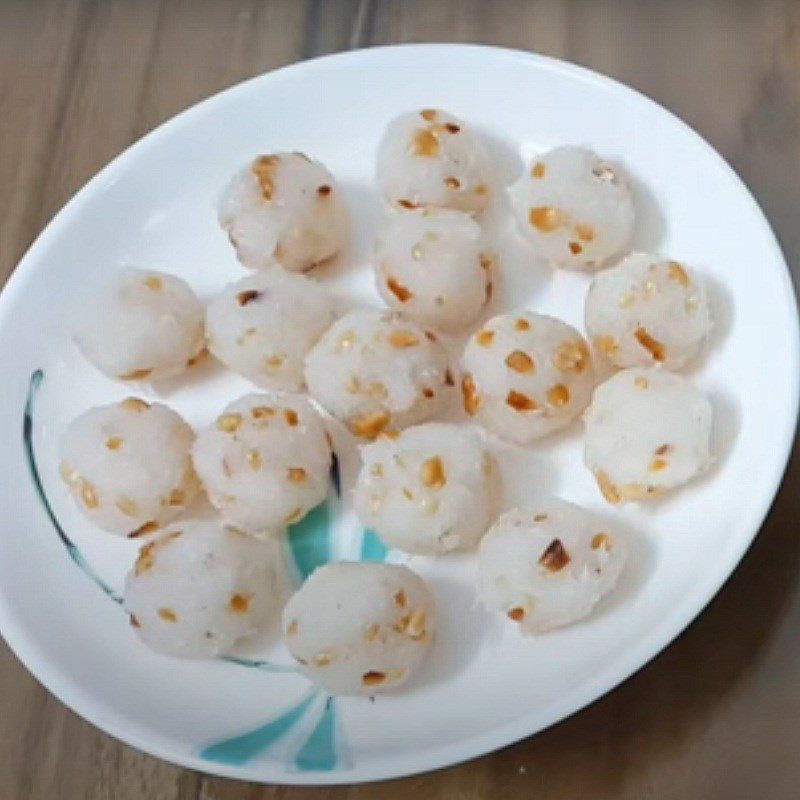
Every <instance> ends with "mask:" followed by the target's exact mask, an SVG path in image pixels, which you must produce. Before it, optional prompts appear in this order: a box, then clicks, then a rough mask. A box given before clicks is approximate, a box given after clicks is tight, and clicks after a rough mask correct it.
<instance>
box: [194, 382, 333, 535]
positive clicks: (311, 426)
mask: <svg viewBox="0 0 800 800" xmlns="http://www.w3.org/2000/svg"><path fill="white" fill-rule="evenodd" d="M192 456H193V458H194V466H195V469H196V470H197V474H198V475H199V476H200V479H201V480H202V482H203V485H204V486H205V488H206V491H207V492H208V496H209V499H210V500H211V503H212V504H213V505H214V506H215V507H216V508H218V509H219V511H220V514H221V515H222V518H223V520H224V521H225V522H227V523H229V524H231V525H235V526H236V527H238V528H241V529H242V530H245V531H247V532H249V533H253V534H268V533H270V532H272V531H275V530H279V529H281V528H282V527H283V526H285V525H289V524H292V523H295V522H297V521H298V520H300V519H302V518H303V517H304V516H305V515H306V514H307V513H308V512H309V511H310V510H311V509H312V508H314V506H316V505H318V504H319V503H321V502H322V501H323V500H324V499H325V496H326V495H327V492H328V484H329V471H330V466H331V448H330V444H329V443H328V438H327V433H326V431H325V427H324V425H323V424H322V420H321V419H320V416H319V414H317V412H316V411H315V410H314V408H313V407H312V406H311V404H310V403H309V402H308V401H307V400H306V399H305V398H304V397H301V396H300V395H291V394H285V393H282V392H274V393H270V394H249V395H246V396H245V397H242V398H240V399H239V400H237V401H236V402H234V403H231V404H230V405H229V406H228V407H227V408H226V409H225V411H224V412H223V413H222V414H221V415H220V416H219V417H217V419H216V420H215V422H214V424H213V425H211V426H210V427H208V428H206V429H205V430H203V431H201V432H200V433H199V434H198V435H197V440H196V441H195V443H194V447H193V448H192Z"/></svg>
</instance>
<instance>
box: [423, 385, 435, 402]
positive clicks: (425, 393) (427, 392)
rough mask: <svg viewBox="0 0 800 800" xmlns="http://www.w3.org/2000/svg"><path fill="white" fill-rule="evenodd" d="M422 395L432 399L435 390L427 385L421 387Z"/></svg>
mask: <svg viewBox="0 0 800 800" xmlns="http://www.w3.org/2000/svg"><path fill="white" fill-rule="evenodd" d="M422 396H423V397H424V398H425V399H426V400H432V399H433V398H434V397H435V396H436V392H434V391H433V389H430V388H428V387H427V386H423V387H422Z"/></svg>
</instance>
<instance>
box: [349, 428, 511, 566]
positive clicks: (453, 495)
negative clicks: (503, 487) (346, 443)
mask: <svg viewBox="0 0 800 800" xmlns="http://www.w3.org/2000/svg"><path fill="white" fill-rule="evenodd" d="M361 457H362V462H363V466H362V467H361V473H360V474H359V476H358V482H357V484H356V489H355V508H356V511H357V512H358V515H359V517H360V518H361V521H362V522H363V523H364V524H365V525H367V526H368V527H370V528H373V529H374V530H375V532H376V533H377V534H378V535H379V536H380V538H381V539H382V540H383V542H384V543H385V544H386V545H387V546H389V547H395V548H398V549H399V550H404V551H405V552H407V553H415V554H420V555H431V554H435V553H447V552H449V551H451V550H455V549H464V550H467V549H472V548H474V547H475V545H476V544H477V543H478V540H479V539H480V537H481V536H483V534H484V533H485V532H486V529H487V528H488V527H489V524H490V523H491V521H492V520H493V519H494V517H495V514H496V513H497V506H498V489H499V480H498V479H499V474H498V469H497V465H496V464H495V462H494V459H493V458H492V456H491V455H490V453H489V452H488V450H487V449H486V448H485V446H484V444H483V442H482V441H481V439H480V437H479V436H478V434H477V433H476V432H475V431H474V430H472V429H470V428H464V427H462V426H460V425H452V424H447V423H443V422H429V423H427V424H425V425H417V426H414V427H412V428H406V430H404V431H403V432H402V433H401V434H400V435H399V436H398V437H397V438H396V439H388V438H381V439H379V440H378V441H377V442H373V443H372V444H368V445H366V446H364V447H362V448H361Z"/></svg>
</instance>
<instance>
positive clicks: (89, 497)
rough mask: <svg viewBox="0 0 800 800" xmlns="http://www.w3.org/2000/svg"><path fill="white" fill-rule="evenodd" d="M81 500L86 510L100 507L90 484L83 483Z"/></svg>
mask: <svg viewBox="0 0 800 800" xmlns="http://www.w3.org/2000/svg"><path fill="white" fill-rule="evenodd" d="M81 499H82V500H83V504H84V505H85V506H86V508H97V507H98V506H99V505H100V501H99V500H98V499H97V492H95V490H94V487H93V486H92V484H91V483H87V482H86V481H84V482H83V486H82V487H81Z"/></svg>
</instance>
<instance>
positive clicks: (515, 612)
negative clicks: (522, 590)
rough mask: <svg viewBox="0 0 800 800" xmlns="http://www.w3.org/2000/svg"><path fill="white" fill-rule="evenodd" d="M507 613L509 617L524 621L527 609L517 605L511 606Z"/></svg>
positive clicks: (516, 620) (515, 620)
mask: <svg viewBox="0 0 800 800" xmlns="http://www.w3.org/2000/svg"><path fill="white" fill-rule="evenodd" d="M506 615H507V616H508V618H509V619H513V620H514V622H522V620H523V619H525V609H524V608H520V607H519V606H515V607H514V608H509V609H508V611H506Z"/></svg>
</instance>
